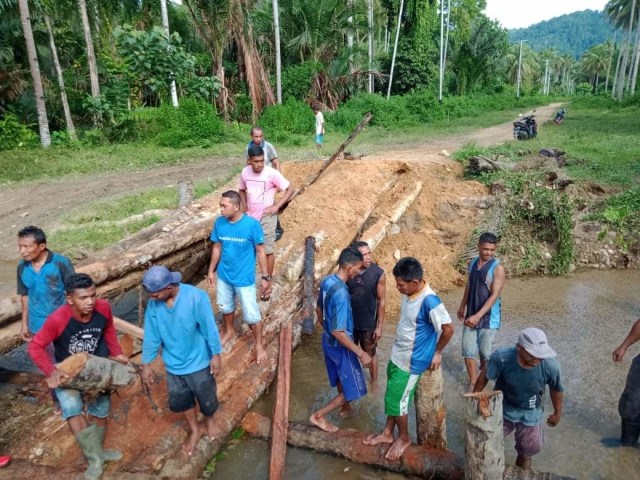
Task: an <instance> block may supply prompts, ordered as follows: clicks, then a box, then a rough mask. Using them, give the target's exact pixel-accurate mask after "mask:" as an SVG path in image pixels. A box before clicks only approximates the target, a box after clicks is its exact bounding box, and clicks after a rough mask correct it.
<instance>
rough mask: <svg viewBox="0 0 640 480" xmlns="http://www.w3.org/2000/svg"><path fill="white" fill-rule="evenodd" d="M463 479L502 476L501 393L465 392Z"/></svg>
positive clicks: (487, 479) (473, 479) (489, 479)
mask: <svg viewBox="0 0 640 480" xmlns="http://www.w3.org/2000/svg"><path fill="white" fill-rule="evenodd" d="M464 396H465V397H466V398H467V405H466V409H465V416H464V423H465V464H464V471H465V478H466V479H467V480H495V479H499V478H503V476H504V436H503V434H502V392H500V391H496V392H479V393H465V394H464Z"/></svg>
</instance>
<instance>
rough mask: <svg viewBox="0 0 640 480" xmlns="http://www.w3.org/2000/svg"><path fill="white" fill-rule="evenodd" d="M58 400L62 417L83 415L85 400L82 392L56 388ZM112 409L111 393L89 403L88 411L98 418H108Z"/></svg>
mask: <svg viewBox="0 0 640 480" xmlns="http://www.w3.org/2000/svg"><path fill="white" fill-rule="evenodd" d="M55 392H56V395H57V396H58V402H60V410H62V418H63V419H65V420H68V419H69V418H71V417H77V416H78V415H82V411H83V410H84V401H83V400H82V392H79V391H78V390H73V389H71V388H56V389H55ZM110 409H111V398H110V397H109V395H100V396H98V397H97V398H95V399H94V400H92V401H91V402H88V403H87V412H88V413H89V415H92V416H94V417H97V418H107V417H108V416H109V410H110Z"/></svg>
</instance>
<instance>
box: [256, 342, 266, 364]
mask: <svg viewBox="0 0 640 480" xmlns="http://www.w3.org/2000/svg"><path fill="white" fill-rule="evenodd" d="M266 361H267V351H266V350H265V349H264V347H263V346H262V345H256V363H264V362H266Z"/></svg>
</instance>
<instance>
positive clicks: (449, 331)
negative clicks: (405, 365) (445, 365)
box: [429, 323, 453, 370]
mask: <svg viewBox="0 0 640 480" xmlns="http://www.w3.org/2000/svg"><path fill="white" fill-rule="evenodd" d="M441 328H442V333H441V334H440V338H438V343H436V351H435V353H434V354H433V359H432V360H431V366H430V367H429V370H437V369H439V368H440V365H441V364H442V350H444V347H446V346H447V344H448V343H449V341H450V340H451V337H453V324H451V323H444V324H442V327H441Z"/></svg>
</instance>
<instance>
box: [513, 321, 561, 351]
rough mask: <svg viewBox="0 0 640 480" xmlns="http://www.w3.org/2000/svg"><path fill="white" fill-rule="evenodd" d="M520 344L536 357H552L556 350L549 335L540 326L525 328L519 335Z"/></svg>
mask: <svg viewBox="0 0 640 480" xmlns="http://www.w3.org/2000/svg"><path fill="white" fill-rule="evenodd" d="M518 345H520V346H521V347H522V348H524V349H525V350H526V351H527V353H529V354H530V355H533V356H534V357H536V358H551V357H555V356H556V352H555V351H554V350H553V348H551V347H550V346H549V343H548V342H547V336H546V335H545V334H544V332H543V331H542V330H540V329H539V328H533V327H529V328H525V329H524V330H522V332H520V335H519V336H518Z"/></svg>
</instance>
